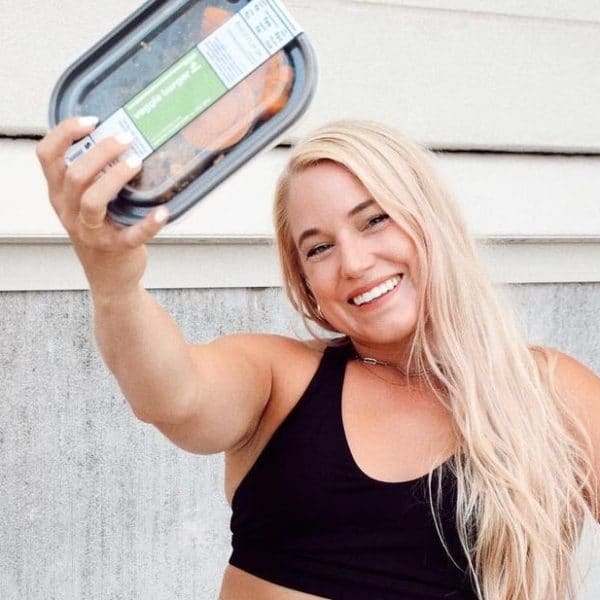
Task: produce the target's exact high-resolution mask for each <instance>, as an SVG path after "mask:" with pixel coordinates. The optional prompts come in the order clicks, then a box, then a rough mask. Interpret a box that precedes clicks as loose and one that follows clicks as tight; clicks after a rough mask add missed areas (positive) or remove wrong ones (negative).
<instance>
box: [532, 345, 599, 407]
mask: <svg viewBox="0 0 600 600" xmlns="http://www.w3.org/2000/svg"><path fill="white" fill-rule="evenodd" d="M531 349H532V351H533V355H534V357H535V359H536V362H537V363H538V365H540V367H542V368H544V369H550V371H552V372H553V373H554V377H555V379H556V383H557V385H558V386H559V389H560V390H561V391H562V392H564V393H565V394H566V395H567V396H568V397H571V398H572V399H573V400H574V401H575V402H577V403H578V404H581V408H585V409H586V411H587V410H589V411H594V410H595V411H597V412H599V411H600V377H598V375H597V374H596V373H594V372H593V371H592V370H591V369H590V368H589V367H588V366H586V365H585V364H583V363H582V362H580V361H578V360H577V359H575V358H573V357H572V356H569V355H568V354H566V353H564V352H562V351H560V350H558V349H556V348H546V347H542V346H531Z"/></svg>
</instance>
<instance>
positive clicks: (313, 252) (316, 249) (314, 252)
mask: <svg viewBox="0 0 600 600" xmlns="http://www.w3.org/2000/svg"><path fill="white" fill-rule="evenodd" d="M330 246H331V244H318V245H317V246H313V247H312V248H310V249H309V250H308V252H307V253H306V258H311V257H313V256H318V255H319V254H323V252H325V250H327V249H329V247H330Z"/></svg>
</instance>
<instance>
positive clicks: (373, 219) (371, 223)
mask: <svg viewBox="0 0 600 600" xmlns="http://www.w3.org/2000/svg"><path fill="white" fill-rule="evenodd" d="M389 218H390V216H389V215H388V214H386V213H381V214H378V215H375V216H374V217H371V218H370V219H369V220H368V221H367V225H366V228H369V227H375V225H379V223H381V222H383V221H387V220H388V219H389Z"/></svg>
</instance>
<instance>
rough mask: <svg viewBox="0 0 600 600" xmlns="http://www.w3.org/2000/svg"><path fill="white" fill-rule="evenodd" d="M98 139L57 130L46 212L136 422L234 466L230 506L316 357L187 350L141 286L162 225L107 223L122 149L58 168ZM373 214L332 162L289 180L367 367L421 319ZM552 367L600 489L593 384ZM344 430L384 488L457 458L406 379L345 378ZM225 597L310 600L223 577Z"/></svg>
mask: <svg viewBox="0 0 600 600" xmlns="http://www.w3.org/2000/svg"><path fill="white" fill-rule="evenodd" d="M92 129H93V125H91V124H86V123H84V122H80V121H79V120H78V119H69V120H66V121H64V122H63V123H61V124H59V125H58V126H57V127H56V128H55V129H54V130H52V131H51V132H50V133H49V134H48V135H47V136H46V137H45V138H44V140H42V142H40V144H39V146H38V157H39V160H40V162H41V164H42V167H43V169H44V174H45V176H46V179H47V181H48V192H49V196H50V200H51V203H52V206H53V207H54V209H55V211H56V213H57V215H58V216H59V218H60V220H61V222H62V224H63V226H64V227H65V229H66V231H67V232H68V234H69V237H70V238H71V240H72V243H73V246H74V248H75V251H76V253H77V256H78V258H79V260H80V261H81V263H82V266H83V268H84V271H85V273H86V276H87V278H88V281H89V285H90V290H91V295H92V300H93V305H94V322H95V334H96V337H97V341H98V345H99V347H100V350H101V352H102V355H103V358H104V360H105V362H106V364H107V365H108V367H109V368H110V369H111V371H112V372H113V373H114V375H115V377H116V378H117V380H118V382H119V385H120V387H121V389H122V391H123V393H124V395H125V396H126V397H127V399H128V401H129V403H130V404H131V407H132V409H133V411H134V413H135V415H136V416H137V417H138V418H139V419H141V420H142V421H144V422H147V423H151V424H153V425H154V426H156V427H157V428H158V429H159V430H160V431H161V432H162V433H163V434H164V435H166V436H167V437H168V438H169V439H170V440H172V441H173V442H174V443H175V444H177V445H178V446H180V447H181V448H184V449H185V450H188V451H190V452H195V453H200V454H208V453H216V452H224V453H225V457H226V473H225V493H226V497H227V500H228V502H229V503H231V499H232V497H233V494H234V493H235V490H236V488H237V487H238V485H239V483H240V482H241V480H242V479H243V478H244V476H245V474H246V473H247V472H248V470H249V469H250V467H251V466H252V464H253V463H254V461H255V460H256V458H257V457H258V455H259V454H260V452H261V451H262V449H263V448H264V447H265V445H266V443H267V442H268V440H269V439H270V437H271V436H272V434H273V432H274V431H275V430H276V429H277V427H278V426H279V425H280V424H281V422H282V421H283V419H284V418H285V416H286V415H287V414H288V413H289V412H290V410H291V409H292V408H293V406H294V405H295V403H296V402H297V401H298V399H299V398H300V396H301V395H302V392H303V391H304V389H305V388H306V386H307V384H308V382H309V381H310V378H311V377H312V375H313V374H314V372H315V370H316V368H317V365H318V362H319V360H320V358H321V356H322V349H320V348H318V347H316V346H315V345H314V344H311V343H308V342H301V341H297V340H293V339H289V338H284V337H281V336H270V335H235V336H225V337H222V338H219V339H217V340H215V341H214V342H211V343H209V344H188V343H187V342H186V341H185V340H184V338H183V335H182V334H181V331H180V330H179V329H178V327H177V326H176V324H175V323H174V322H173V320H172V319H171V318H170V317H169V315H168V314H167V313H166V312H165V311H164V309H163V308H162V307H161V306H160V305H159V304H158V303H156V302H155V300H154V299H153V298H152V296H151V295H150V294H148V292H147V291H146V290H145V289H144V288H143V287H142V285H141V283H140V280H141V277H142V275H143V273H144V270H145V268H146V263H147V253H146V249H145V246H144V244H145V243H146V242H147V241H149V240H150V239H151V238H152V237H153V236H154V235H156V233H158V231H159V230H160V229H161V227H162V225H163V223H164V221H158V220H156V218H155V216H156V213H153V214H151V215H149V216H148V217H147V218H146V219H145V220H144V221H143V222H142V223H140V224H138V225H135V226H133V227H130V228H121V227H119V226H117V225H115V224H114V223H112V222H110V221H109V220H108V219H107V218H106V207H107V205H108V202H109V201H110V199H111V198H112V197H114V195H115V194H116V192H117V191H118V190H119V189H120V188H121V187H122V186H123V185H124V184H125V183H126V182H127V181H128V180H129V179H131V178H132V177H133V176H134V175H135V174H136V173H137V171H138V170H139V167H137V168H131V167H129V166H127V165H125V164H124V163H122V162H120V161H119V162H117V164H116V165H115V166H113V167H111V168H109V169H108V170H107V171H106V172H104V173H103V174H100V173H101V171H102V169H103V168H105V167H106V166H107V165H108V164H110V163H111V162H112V161H113V160H114V159H116V158H118V157H119V156H120V155H121V154H122V153H123V151H124V150H126V148H127V146H126V145H123V144H119V143H118V142H117V140H115V139H112V138H111V139H108V140H105V141H104V142H102V143H100V144H99V145H98V146H96V147H95V148H94V149H93V150H91V151H90V152H89V153H88V154H86V155H84V156H83V157H81V158H80V159H78V160H77V161H76V162H75V163H74V164H73V165H71V166H70V167H68V168H67V167H66V166H65V164H64V160H63V156H64V153H65V151H66V149H67V148H68V147H69V145H70V144H71V143H72V142H73V140H76V139H79V138H81V137H83V136H84V135H86V134H88V133H89V132H90V131H91V130H92ZM99 174H100V175H99ZM369 200H370V199H369V197H368V195H367V194H366V191H365V189H364V188H363V187H362V185H361V184H360V183H359V182H357V181H356V180H355V179H354V178H353V177H351V176H350V175H349V174H348V173H347V172H346V171H345V170H344V169H343V168H341V167H339V166H336V165H333V164H331V163H323V164H321V165H318V166H316V167H311V168H310V169H307V170H305V171H303V172H302V173H300V174H299V175H297V176H296V177H295V178H294V180H293V181H292V185H291V190H290V198H289V218H290V223H291V228H292V233H293V236H294V240H295V241H296V242H297V243H298V248H297V250H298V252H299V254H300V259H301V260H300V263H301V265H302V269H303V272H304V275H305V277H306V278H307V281H308V282H309V284H310V286H311V288H312V291H313V294H314V295H315V297H316V299H317V300H318V301H319V305H320V307H321V310H322V312H323V314H324V315H325V317H326V318H327V319H328V320H329V322H330V323H331V324H332V325H334V326H335V327H336V328H337V330H338V331H340V332H344V333H345V334H347V335H349V336H350V337H351V339H352V340H353V343H354V345H355V347H356V348H357V349H358V351H359V352H361V353H362V354H363V355H365V356H367V355H368V356H373V357H376V358H378V359H380V360H386V361H393V362H403V361H404V360H405V359H406V353H407V349H408V343H409V340H410V336H411V334H412V332H413V331H414V327H415V320H416V314H417V308H418V307H417V293H416V291H417V289H418V285H419V273H418V269H417V262H416V252H415V248H414V246H413V244H412V242H411V241H410V239H409V238H408V236H407V235H406V234H405V233H404V231H403V230H402V229H401V228H400V227H399V226H398V225H397V224H395V223H394V222H392V221H391V220H389V219H388V218H386V217H385V216H384V213H383V211H382V210H381V208H380V207H379V206H378V205H377V204H375V203H373V202H369ZM303 234H304V235H303ZM301 237H302V238H303V239H302V242H301V243H299V242H300V238H301ZM400 273H401V274H402V276H403V278H402V280H401V283H400V285H398V286H397V288H395V289H394V290H392V291H391V292H390V293H389V294H386V295H385V296H382V297H381V298H380V299H379V300H375V301H374V302H373V303H372V304H371V305H364V306H363V307H359V306H356V305H355V304H353V303H351V302H349V299H351V298H353V297H355V296H356V295H360V294H361V293H363V291H364V290H366V289H368V288H369V287H373V285H376V284H378V283H380V282H381V281H382V280H385V279H389V278H390V277H394V276H396V275H398V274H400ZM148 324H152V327H149V326H148ZM156 347H161V349H162V351H161V353H160V356H158V355H157V353H156V352H154V351H153V349H154V348H156ZM558 356H559V369H558V374H559V381H560V382H561V385H563V386H565V389H568V390H569V391H570V392H571V393H572V395H573V397H574V399H575V400H574V402H575V406H576V408H577V410H578V411H579V412H580V414H581V415H582V416H583V417H584V422H585V423H586V424H588V425H589V431H590V434H591V436H592V439H593V442H594V446H595V449H596V451H595V460H596V463H595V466H596V470H597V472H598V475H599V476H600V379H599V378H598V377H597V376H596V375H594V374H593V373H592V372H591V371H589V370H588V369H587V368H586V367H584V366H583V365H581V364H580V363H578V362H577V361H575V360H574V359H572V358H570V357H568V356H566V355H563V354H561V353H558ZM290 365H293V368H290ZM173 382H177V383H176V384H174V383H173ZM342 418H343V425H344V430H345V433H346V438H347V440H348V443H349V446H350V449H351V452H352V455H353V456H354V459H355V461H356V463H357V465H358V466H359V467H360V468H361V469H362V470H363V472H364V473H365V474H366V475H367V476H369V477H372V478H375V479H379V480H382V481H391V482H394V481H407V480H411V479H415V478H417V477H420V476H422V475H423V474H425V473H427V472H429V471H430V470H431V469H433V468H434V467H435V466H437V465H438V464H440V463H442V462H444V461H445V460H446V459H447V458H448V457H449V456H450V455H451V454H452V453H453V452H454V451H455V450H456V448H457V445H458V442H457V438H456V436H455V434H454V432H453V428H452V420H451V416H450V414H448V412H447V411H446V410H445V409H444V407H443V406H442V405H441V403H439V402H438V401H437V400H436V399H435V397H434V394H433V392H432V391H431V390H428V389H427V388H426V387H425V385H424V384H423V381H422V379H420V378H419V377H412V378H411V383H410V384H409V385H406V382H405V381H404V380H403V378H402V377H401V376H400V375H399V373H398V372H397V371H395V370H394V369H393V368H389V367H381V366H376V367H370V366H366V365H364V364H362V363H360V362H357V361H351V362H350V363H349V364H348V367H347V371H346V379H345V382H344V391H343V397H342ZM398 457H402V460H398ZM598 512H599V513H600V506H599V507H598ZM220 598H222V599H223V600H244V599H245V598H248V599H255V598H261V599H263V600H305V599H308V598H317V597H316V596H313V595H309V594H304V593H302V592H299V591H296V590H291V589H286V588H283V587H281V586H279V585H275V584H272V583H270V582H267V581H264V580H262V579H259V578H258V577H255V576H253V575H250V574H248V573H245V572H244V571H241V570H239V569H237V568H235V567H233V566H231V565H228V566H227V568H226V570H225V574H224V578H223V583H222V588H221V593H220Z"/></svg>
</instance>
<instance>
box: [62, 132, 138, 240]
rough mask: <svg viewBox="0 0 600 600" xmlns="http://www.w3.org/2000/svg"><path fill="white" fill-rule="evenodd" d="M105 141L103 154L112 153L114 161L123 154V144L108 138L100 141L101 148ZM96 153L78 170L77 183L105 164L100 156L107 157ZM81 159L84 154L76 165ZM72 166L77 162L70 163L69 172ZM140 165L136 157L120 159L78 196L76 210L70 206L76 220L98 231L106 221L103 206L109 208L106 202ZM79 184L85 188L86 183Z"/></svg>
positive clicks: (112, 197)
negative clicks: (79, 197)
mask: <svg viewBox="0 0 600 600" xmlns="http://www.w3.org/2000/svg"><path fill="white" fill-rule="evenodd" d="M104 142H106V146H107V149H106V152H107V153H109V154H110V155H113V154H114V155H115V158H116V157H117V156H119V154H120V153H122V152H123V145H122V144H119V143H118V142H117V141H115V140H114V139H112V138H110V139H109V138H107V139H106V140H102V142H100V144H98V145H99V146H100V145H102V144H104ZM115 145H116V146H118V148H116V147H115ZM91 153H92V151H90V152H88V154H91ZM97 154H98V156H96V157H91V158H90V159H89V160H88V161H87V163H86V164H85V165H84V167H83V169H82V171H81V173H82V176H81V179H77V181H83V180H86V181H87V179H89V176H90V172H93V171H94V169H95V168H96V167H98V165H105V162H103V160H102V156H106V154H105V153H103V152H98V153H97ZM84 158H87V155H86V156H82V157H81V158H79V159H77V161H76V162H79V161H80V160H83V159H84ZM75 164H76V163H73V165H71V167H70V169H72V168H73V167H74V166H75ZM141 165H142V162H141V160H139V158H137V157H136V156H135V155H132V156H129V157H128V158H127V159H126V160H119V161H117V162H116V163H115V164H113V165H112V166H111V167H109V168H108V170H107V171H106V172H105V173H104V174H103V175H102V176H101V177H98V178H97V179H96V181H95V182H94V183H93V184H92V185H90V186H89V187H88V189H87V190H86V191H85V192H84V193H83V195H82V196H81V203H80V205H79V206H78V207H76V206H75V207H73V208H74V209H75V210H78V218H79V221H80V223H81V224H82V225H83V226H84V227H86V228H87V229H98V228H100V227H102V225H103V224H104V220H105V218H106V207H107V206H108V203H109V202H110V201H111V200H113V199H114V198H115V197H116V196H117V194H118V193H119V191H120V190H121V188H122V187H123V186H124V185H125V184H126V183H127V182H128V181H129V180H130V179H131V178H132V177H134V176H135V175H136V174H137V173H138V172H139V170H140V168H141ZM70 169H69V170H70ZM72 185H74V184H72ZM81 185H83V186H84V187H85V183H81ZM74 197H75V198H77V197H78V196H77V195H75V196H74Z"/></svg>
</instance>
